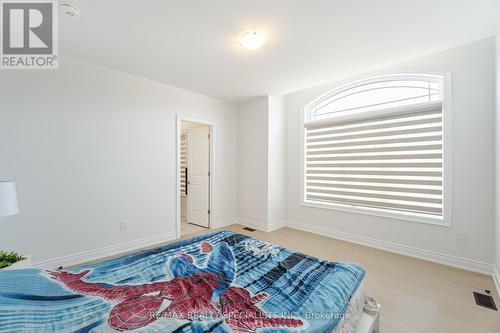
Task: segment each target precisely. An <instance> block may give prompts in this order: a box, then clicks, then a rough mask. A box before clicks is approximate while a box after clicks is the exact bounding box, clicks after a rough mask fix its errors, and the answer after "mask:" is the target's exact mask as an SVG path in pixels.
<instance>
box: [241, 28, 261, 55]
mask: <svg viewBox="0 0 500 333" xmlns="http://www.w3.org/2000/svg"><path fill="white" fill-rule="evenodd" d="M266 40H267V36H266V34H265V33H263V32H262V31H257V30H247V31H243V32H242V33H241V34H240V37H239V42H240V45H241V47H244V48H245V49H247V50H255V49H258V48H259V47H261V46H262V45H264V44H265V43H266Z"/></svg>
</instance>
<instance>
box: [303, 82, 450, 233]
mask: <svg viewBox="0 0 500 333" xmlns="http://www.w3.org/2000/svg"><path fill="white" fill-rule="evenodd" d="M433 77H434V78H439V79H442V83H443V99H442V101H440V102H428V103H420V104H414V105H404V106H398V107H392V108H385V109H380V110H372V111H367V114H370V115H373V114H374V113H380V114H390V113H401V112H404V111H405V110H408V109H410V110H413V109H415V107H416V106H417V107H419V108H425V107H426V106H427V107H429V106H431V105H436V103H439V104H441V105H442V110H443V216H442V217H435V216H430V215H425V214H418V213H412V212H401V211H391V210H386V209H379V208H372V207H361V206H351V205H345V204H340V203H321V202H316V201H309V200H306V191H305V188H306V175H305V164H306V158H305V156H306V155H305V152H306V149H305V142H306V140H305V135H306V130H305V124H306V113H307V111H308V109H309V108H310V107H311V106H312V105H315V104H317V103H320V102H322V101H324V100H325V99H327V98H329V97H331V96H333V95H335V94H338V93H341V92H343V91H345V90H348V89H351V88H354V87H357V86H360V85H364V84H368V83H374V82H380V81H387V80H401V79H426V78H427V79H428V78H433ZM450 90H451V73H450V72H447V73H429V74H421V73H413V74H406V73H404V74H400V73H394V74H384V75H377V76H369V77H367V78H364V79H360V80H356V81H351V82H349V83H347V84H344V85H341V86H339V87H337V88H333V89H329V90H328V91H327V92H326V93H324V94H321V95H320V96H319V97H317V98H314V99H312V100H311V102H309V103H307V104H303V105H301V107H300V133H301V134H300V154H299V155H300V158H301V162H300V172H299V177H300V206H302V207H311V208H320V209H327V210H335V211H342V212H349V213H355V214H362V215H370V216H377V217H384V218H391V219H396V220H402V221H408V222H418V223H425V224H431V225H436V226H444V227H451V226H452V209H451V208H452V191H451V190H452V188H451V182H452V149H451V139H452V136H451V133H452V132H451V130H452V128H451V108H452V105H451V93H450ZM354 117H356V119H362V117H363V113H360V114H358V115H355V116H352V115H351V116H345V117H344V116H338V117H337V118H336V119H338V120H339V121H346V120H347V118H348V119H354ZM322 122H325V123H327V122H331V120H315V121H310V122H308V123H313V124H318V123H322Z"/></svg>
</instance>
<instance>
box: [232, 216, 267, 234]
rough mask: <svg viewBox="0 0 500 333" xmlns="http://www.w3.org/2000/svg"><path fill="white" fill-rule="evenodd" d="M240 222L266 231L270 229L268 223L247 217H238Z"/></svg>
mask: <svg viewBox="0 0 500 333" xmlns="http://www.w3.org/2000/svg"><path fill="white" fill-rule="evenodd" d="M238 224H241V225H244V226H245V227H250V228H254V229H257V230H260V231H265V232H268V231H269V229H268V226H267V223H264V222H260V221H256V220H252V219H247V218H244V217H238Z"/></svg>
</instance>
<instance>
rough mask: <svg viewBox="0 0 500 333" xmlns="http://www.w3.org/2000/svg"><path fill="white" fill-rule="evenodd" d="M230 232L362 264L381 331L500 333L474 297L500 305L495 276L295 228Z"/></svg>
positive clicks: (496, 319)
mask: <svg viewBox="0 0 500 333" xmlns="http://www.w3.org/2000/svg"><path fill="white" fill-rule="evenodd" d="M225 229H229V230H233V231H236V232H239V233H242V234H247V235H251V236H253V237H255V238H259V239H262V240H265V241H269V242H273V243H277V244H280V245H282V246H284V247H288V248H290V249H293V250H295V251H299V252H302V253H305V254H309V255H312V256H315V257H318V258H321V259H326V260H330V261H346V262H357V263H360V264H362V265H363V266H364V267H365V269H366V271H367V276H366V278H365V284H366V287H367V290H368V294H369V295H371V296H372V297H374V298H375V299H376V300H377V301H378V302H379V303H380V304H381V305H382V311H381V333H459V332H460V333H461V332H464V333H500V313H499V312H496V311H492V310H489V309H486V308H481V307H478V306H477V305H476V304H475V302H474V298H473V296H472V292H473V291H481V292H482V291H484V289H489V290H491V291H492V293H494V297H495V302H496V303H497V306H498V305H500V302H499V299H498V295H496V292H495V291H494V290H495V286H494V283H493V280H492V278H491V277H489V276H486V275H482V274H477V273H471V272H467V271H464V270H460V269H455V268H450V267H447V266H443V265H439V264H434V263H430V262H426V261H422V260H418V259H414V258H410V257H405V256H401V255H398V254H393V253H390V252H385V251H380V250H376V249H372V248H369V247H364V246H361V245H357V244H352V243H348V242H343V241H339V240H334V239H331V238H327V237H322V236H318V235H315V234H310V233H307V232H303V231H298V230H294V229H291V228H282V229H279V230H276V231H273V232H269V233H266V232H261V231H255V232H247V231H245V230H242V226H240V225H232V226H229V227H226V228H225ZM201 233H203V232H201ZM197 234H200V233H197ZM191 236H193V235H190V236H189V237H191ZM183 238H185V237H183Z"/></svg>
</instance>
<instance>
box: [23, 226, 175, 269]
mask: <svg viewBox="0 0 500 333" xmlns="http://www.w3.org/2000/svg"><path fill="white" fill-rule="evenodd" d="M174 239H176V233H175V231H170V232H168V233H165V234H161V235H156V236H152V237H148V238H143V239H138V240H134V241H131V242H127V243H122V244H116V245H110V246H106V247H103V248H100V249H95V250H90V251H85V252H80V253H75V254H71V255H68V256H64V257H59V258H55V259H49V260H43V261H39V262H36V263H33V264H32V265H31V267H33V268H40V269H56V268H58V267H61V266H62V267H66V266H72V265H78V264H81V263H85V262H89V261H93V260H99V259H103V258H106V257H111V256H115V255H117V254H121V253H126V252H130V251H136V250H139V249H142V248H145V247H148V246H152V245H157V244H161V243H165V242H168V241H171V240H174Z"/></svg>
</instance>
